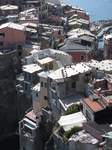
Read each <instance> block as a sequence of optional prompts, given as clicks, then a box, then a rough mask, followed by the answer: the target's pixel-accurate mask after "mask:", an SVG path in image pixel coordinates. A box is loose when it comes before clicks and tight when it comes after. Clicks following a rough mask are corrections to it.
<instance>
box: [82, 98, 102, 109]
mask: <svg viewBox="0 0 112 150" xmlns="http://www.w3.org/2000/svg"><path fill="white" fill-rule="evenodd" d="M84 102H85V103H86V104H87V105H88V106H89V107H90V108H91V110H92V111H94V112H97V111H100V110H103V109H104V108H103V106H101V105H100V104H99V103H98V102H97V101H91V100H90V99H89V98H85V99H84Z"/></svg>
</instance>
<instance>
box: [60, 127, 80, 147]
mask: <svg viewBox="0 0 112 150" xmlns="http://www.w3.org/2000/svg"><path fill="white" fill-rule="evenodd" d="M81 130H83V128H82V127H78V126H74V127H73V128H71V129H70V130H68V131H64V129H63V127H59V130H58V134H59V135H60V136H61V137H62V139H63V141H64V142H65V143H66V144H68V139H69V138H70V137H71V136H72V135H73V134H76V133H77V132H79V131H81Z"/></svg>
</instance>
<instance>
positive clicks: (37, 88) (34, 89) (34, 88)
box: [32, 83, 40, 91]
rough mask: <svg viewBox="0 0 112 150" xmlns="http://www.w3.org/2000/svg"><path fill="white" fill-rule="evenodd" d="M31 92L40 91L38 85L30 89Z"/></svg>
mask: <svg viewBox="0 0 112 150" xmlns="http://www.w3.org/2000/svg"><path fill="white" fill-rule="evenodd" d="M32 90H33V91H40V83H38V84H36V85H35V86H34V87H32Z"/></svg>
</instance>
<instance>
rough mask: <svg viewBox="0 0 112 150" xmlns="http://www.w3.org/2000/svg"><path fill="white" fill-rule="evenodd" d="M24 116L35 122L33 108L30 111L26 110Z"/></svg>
mask: <svg viewBox="0 0 112 150" xmlns="http://www.w3.org/2000/svg"><path fill="white" fill-rule="evenodd" d="M25 116H26V117H27V118H29V119H30V120H32V121H34V122H36V119H35V118H36V115H35V113H34V112H33V110H32V111H30V112H28V113H27V114H26V115H25Z"/></svg>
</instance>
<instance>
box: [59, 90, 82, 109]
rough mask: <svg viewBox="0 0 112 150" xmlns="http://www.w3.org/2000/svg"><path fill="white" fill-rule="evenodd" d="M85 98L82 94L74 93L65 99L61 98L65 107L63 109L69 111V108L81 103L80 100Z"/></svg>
mask: <svg viewBox="0 0 112 150" xmlns="http://www.w3.org/2000/svg"><path fill="white" fill-rule="evenodd" d="M82 98H85V96H84V95H83V94H81V93H74V94H72V95H69V96H66V97H65V98H61V99H60V100H59V101H60V102H61V104H62V105H63V107H64V108H65V110H67V109H68V108H69V106H71V105H72V104H77V103H79V102H80V99H82Z"/></svg>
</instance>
